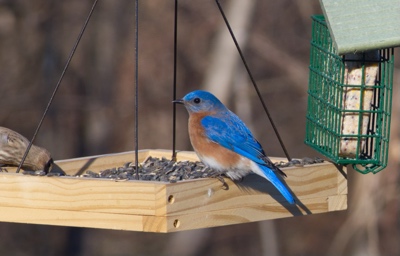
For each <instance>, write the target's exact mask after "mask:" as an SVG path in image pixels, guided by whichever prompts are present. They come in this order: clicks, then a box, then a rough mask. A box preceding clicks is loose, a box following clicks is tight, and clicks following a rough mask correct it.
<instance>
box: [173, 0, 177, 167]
mask: <svg viewBox="0 0 400 256" xmlns="http://www.w3.org/2000/svg"><path fill="white" fill-rule="evenodd" d="M174 16H175V18H174V79H173V95H172V99H173V100H176V72H177V71H176V62H177V60H176V59H177V58H176V56H177V49H178V42H177V41H178V0H175V13H174ZM172 161H175V162H176V104H172Z"/></svg>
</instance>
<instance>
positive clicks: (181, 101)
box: [172, 99, 183, 104]
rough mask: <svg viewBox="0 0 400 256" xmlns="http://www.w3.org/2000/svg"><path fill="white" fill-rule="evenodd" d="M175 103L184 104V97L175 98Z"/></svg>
mask: <svg viewBox="0 0 400 256" xmlns="http://www.w3.org/2000/svg"><path fill="white" fill-rule="evenodd" d="M172 102H173V103H178V104H183V99H177V100H173V101H172Z"/></svg>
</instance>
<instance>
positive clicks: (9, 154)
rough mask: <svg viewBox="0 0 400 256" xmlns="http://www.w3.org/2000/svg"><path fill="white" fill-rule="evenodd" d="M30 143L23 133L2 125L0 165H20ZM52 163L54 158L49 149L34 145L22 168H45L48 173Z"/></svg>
mask: <svg viewBox="0 0 400 256" xmlns="http://www.w3.org/2000/svg"><path fill="white" fill-rule="evenodd" d="M28 145H29V141H28V139H26V138H25V137H24V136H22V135H21V134H19V133H17V132H15V131H13V130H10V129H8V128H5V127H0V165H3V166H19V164H20V163H21V160H22V157H23V156H24V154H25V151H26V149H27V147H28ZM52 163H53V159H52V158H51V156H50V152H49V151H47V150H46V149H44V148H41V147H38V146H35V145H32V147H31V148H30V150H29V153H28V155H27V157H26V159H25V161H24V164H23V165H22V169H24V170H32V171H39V170H43V171H44V172H45V173H47V172H48V171H49V169H50V166H51V165H52Z"/></svg>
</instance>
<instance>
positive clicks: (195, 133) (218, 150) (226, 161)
mask: <svg viewBox="0 0 400 256" xmlns="http://www.w3.org/2000/svg"><path fill="white" fill-rule="evenodd" d="M209 114H210V113H193V114H191V115H190V117H189V137H190V141H191V143H192V146H193V148H194V150H195V151H196V153H197V155H198V156H199V158H200V159H201V160H202V161H203V162H205V164H207V165H210V163H207V161H205V160H206V159H210V158H212V159H214V160H215V161H217V162H218V163H219V164H220V165H221V167H222V168H223V169H225V170H227V169H233V168H237V167H238V165H240V160H241V159H242V158H243V157H242V156H240V155H239V154H237V153H235V152H233V151H232V150H229V149H227V148H224V147H222V146H220V145H219V144H217V143H215V142H213V141H211V140H209V139H208V138H207V136H206V135H205V131H204V128H203V127H202V125H201V123H200V122H201V120H202V119H203V118H204V117H205V116H207V115H209ZM211 167H213V168H216V166H211ZM218 169H220V168H218Z"/></svg>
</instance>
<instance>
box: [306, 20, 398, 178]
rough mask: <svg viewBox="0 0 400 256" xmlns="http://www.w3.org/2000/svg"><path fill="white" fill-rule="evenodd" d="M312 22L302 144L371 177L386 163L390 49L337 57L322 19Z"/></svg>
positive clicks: (390, 85)
mask: <svg viewBox="0 0 400 256" xmlns="http://www.w3.org/2000/svg"><path fill="white" fill-rule="evenodd" d="M312 19H313V23H312V24H313V25H312V40H311V52H310V75H309V85H308V109H307V121H306V138H305V143H306V144H307V145H309V146H311V147H312V148H314V149H315V150H317V151H318V152H320V153H322V154H323V155H325V156H326V157H328V158H330V159H331V160H332V161H333V162H335V163H337V164H342V165H347V164H352V165H353V168H354V169H355V170H357V171H359V172H361V173H364V174H365V173H369V172H372V173H377V172H379V171H381V170H382V169H384V168H385V167H386V166H387V160H388V148H389V135H390V117H391V106H392V84H393V69H394V64H393V63H394V50H393V48H390V49H382V50H372V51H367V52H363V53H354V54H345V55H337V54H336V53H337V51H336V49H335V48H334V46H333V41H332V38H331V36H330V33H329V29H328V27H327V24H326V22H325V19H324V16H323V15H315V16H313V17H312Z"/></svg>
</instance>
